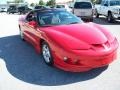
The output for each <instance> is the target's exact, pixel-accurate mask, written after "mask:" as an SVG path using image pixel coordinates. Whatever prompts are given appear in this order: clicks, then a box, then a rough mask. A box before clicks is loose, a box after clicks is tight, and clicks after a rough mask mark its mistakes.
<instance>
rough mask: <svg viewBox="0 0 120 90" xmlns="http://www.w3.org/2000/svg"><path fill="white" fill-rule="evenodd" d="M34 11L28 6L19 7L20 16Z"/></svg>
mask: <svg viewBox="0 0 120 90" xmlns="http://www.w3.org/2000/svg"><path fill="white" fill-rule="evenodd" d="M31 10H32V9H30V8H29V7H28V6H20V7H18V13H19V14H25V13H27V12H29V11H31Z"/></svg>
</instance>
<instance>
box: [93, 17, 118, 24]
mask: <svg viewBox="0 0 120 90" xmlns="http://www.w3.org/2000/svg"><path fill="white" fill-rule="evenodd" d="M93 22H94V23H97V24H101V25H120V21H114V22H112V23H109V22H107V20H106V17H99V18H95V19H94V21H93Z"/></svg>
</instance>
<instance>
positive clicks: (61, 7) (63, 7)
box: [55, 4, 72, 12]
mask: <svg viewBox="0 0 120 90" xmlns="http://www.w3.org/2000/svg"><path fill="white" fill-rule="evenodd" d="M55 8H60V9H63V10H66V11H68V12H72V9H71V8H69V6H68V5H67V4H57V5H56V6H55Z"/></svg>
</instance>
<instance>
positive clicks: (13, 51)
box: [0, 13, 120, 90]
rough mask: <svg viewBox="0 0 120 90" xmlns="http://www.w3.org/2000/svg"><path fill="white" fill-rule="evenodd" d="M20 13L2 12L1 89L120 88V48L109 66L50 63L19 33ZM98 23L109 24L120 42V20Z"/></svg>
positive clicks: (77, 89) (102, 19) (103, 20)
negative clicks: (83, 68) (71, 68)
mask: <svg viewBox="0 0 120 90" xmlns="http://www.w3.org/2000/svg"><path fill="white" fill-rule="evenodd" d="M19 17H20V16H19V15H12V14H11V15H7V14H5V13H2V14H0V90H119V88H120V49H119V50H118V58H117V60H115V61H114V62H113V63H112V64H110V65H109V66H108V67H103V68H97V69H93V70H91V71H88V72H83V73H71V72H65V71H62V70H60V69H57V68H55V67H49V66H47V65H46V64H45V63H44V61H43V58H42V56H41V55H39V54H37V53H36V52H35V50H34V48H33V47H32V46H31V45H29V44H28V43H27V42H25V41H22V40H21V39H20V36H19V29H18V18H19ZM94 23H97V24H101V25H102V26H104V27H106V28H107V29H108V30H109V31H110V32H111V33H112V34H113V35H114V36H116V37H117V39H118V41H119V42H120V21H116V22H115V23H113V24H111V23H107V22H106V19H105V18H104V17H101V18H99V19H95V20H94Z"/></svg>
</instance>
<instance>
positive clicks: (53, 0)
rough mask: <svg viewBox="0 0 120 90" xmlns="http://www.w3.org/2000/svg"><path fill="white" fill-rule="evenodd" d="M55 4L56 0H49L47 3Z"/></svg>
mask: <svg viewBox="0 0 120 90" xmlns="http://www.w3.org/2000/svg"><path fill="white" fill-rule="evenodd" d="M55 4H56V0H49V1H48V2H47V4H46V5H47V6H55Z"/></svg>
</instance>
